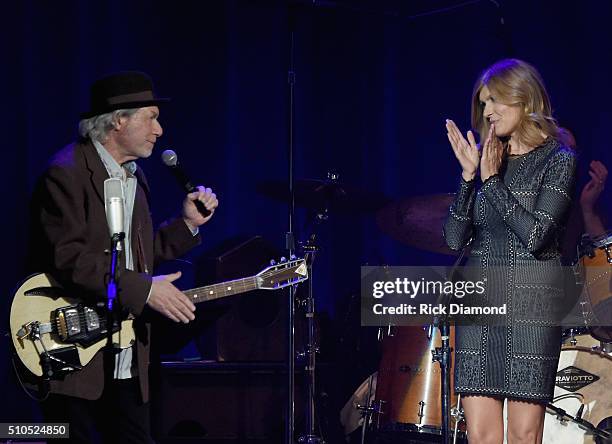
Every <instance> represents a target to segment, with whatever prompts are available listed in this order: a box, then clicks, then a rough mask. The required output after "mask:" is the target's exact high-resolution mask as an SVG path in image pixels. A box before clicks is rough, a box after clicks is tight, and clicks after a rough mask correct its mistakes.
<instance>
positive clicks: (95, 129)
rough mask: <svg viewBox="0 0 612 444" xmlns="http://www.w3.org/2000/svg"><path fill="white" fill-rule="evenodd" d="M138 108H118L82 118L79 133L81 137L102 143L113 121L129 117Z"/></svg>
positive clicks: (111, 127)
mask: <svg viewBox="0 0 612 444" xmlns="http://www.w3.org/2000/svg"><path fill="white" fill-rule="evenodd" d="M138 109H139V108H131V109H118V110H115V111H111V112H110V113H106V114H100V115H98V116H93V117H90V118H89V119H83V120H81V121H80V122H79V135H80V136H81V137H82V138H83V139H87V138H90V139H91V140H97V141H98V142H100V143H104V142H105V141H106V138H107V136H108V132H109V131H110V130H111V129H113V126H114V124H115V122H117V121H118V120H119V118H121V117H130V116H132V115H134V114H135V113H136V112H137V111H138Z"/></svg>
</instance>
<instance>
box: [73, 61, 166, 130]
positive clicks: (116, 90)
mask: <svg viewBox="0 0 612 444" xmlns="http://www.w3.org/2000/svg"><path fill="white" fill-rule="evenodd" d="M89 94H90V95H89V107H90V110H89V111H87V112H85V113H82V114H81V119H89V118H90V117H94V116H98V115H100V114H105V113H108V112H111V111H115V110H117V109H130V108H141V107H143V106H154V105H159V104H161V103H164V102H167V101H168V100H170V99H168V98H162V97H156V96H155V94H154V92H153V82H152V81H151V78H150V77H149V76H148V75H146V74H145V73H143V72H139V71H123V72H119V73H116V74H111V75H109V76H106V77H103V78H101V79H99V80H96V81H95V82H94V83H93V85H91V89H90V91H89Z"/></svg>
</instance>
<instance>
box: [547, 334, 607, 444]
mask: <svg viewBox="0 0 612 444" xmlns="http://www.w3.org/2000/svg"><path fill="white" fill-rule="evenodd" d="M608 345H609V344H608ZM603 346H604V347H607V345H606V344H603ZM610 387H612V353H611V352H610V350H606V349H604V348H602V343H601V342H600V341H598V340H597V339H595V338H593V337H592V336H590V335H586V334H583V335H579V336H573V335H570V336H569V337H568V338H566V339H565V343H564V344H563V346H562V348H561V356H560V358H559V366H558V371H557V378H556V383H555V394H554V400H553V402H552V404H553V405H554V406H555V407H558V408H561V409H563V410H565V411H566V412H567V413H568V414H569V415H571V416H573V417H576V416H577V413H578V412H579V411H580V409H581V408H582V419H584V420H585V421H588V422H590V423H591V424H593V425H594V426H595V427H598V428H601V429H604V430H605V429H608V431H612V396H611V395H610ZM582 406H583V407H582ZM604 442H606V443H609V442H612V440H610V441H602V440H600V439H596V438H595V437H594V436H593V435H589V434H587V433H586V432H585V430H583V429H581V428H580V427H579V426H578V425H577V424H576V423H575V422H572V421H561V420H559V419H558V418H557V415H556V414H555V413H554V412H552V411H551V410H549V409H547V411H546V416H545V419H544V439H543V443H544V444H587V443H588V444H595V443H596V444H602V443H604Z"/></svg>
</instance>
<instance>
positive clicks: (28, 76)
mask: <svg viewBox="0 0 612 444" xmlns="http://www.w3.org/2000/svg"><path fill="white" fill-rule="evenodd" d="M611 9H612V8H611V6H610V4H609V3H608V2H600V1H595V0H589V1H584V2H556V1H531V0H516V1H511V2H510V1H508V2H504V1H492V0H491V1H484V0H483V1H471V2H470V1H468V2H459V1H451V0H444V1H443V0H439V1H434V2H431V1H424V0H419V1H411V2H404V1H373V0H361V1H360V0H355V1H349V0H344V1H338V2H327V1H326V2H318V1H317V2H309V1H295V2H283V1H273V0H269V1H264V0H254V1H248V0H228V1H204V2H202V1H200V2H198V1H174V2H169V1H165V0H151V1H129V2H126V1H100V2H93V1H92V2H84V1H62V2H46V1H35V0H24V1H21V2H12V3H11V4H10V5H5V6H4V8H3V18H4V20H3V22H4V24H3V26H2V31H0V32H1V33H2V57H3V66H4V68H3V69H2V74H1V75H2V80H3V81H2V86H3V96H4V101H3V102H4V103H3V105H4V106H2V108H1V110H0V113H1V114H2V117H1V119H0V120H1V121H2V123H3V125H4V130H3V147H2V148H3V158H4V168H3V174H2V181H3V182H2V189H3V198H4V199H3V202H4V211H3V217H2V219H1V220H2V233H3V238H4V239H3V247H4V248H3V253H4V260H3V263H4V270H5V272H4V274H3V282H2V291H3V294H4V303H3V304H2V316H3V319H8V311H9V307H10V300H11V295H12V292H13V288H14V286H15V284H16V283H17V282H18V281H19V280H20V279H22V278H23V277H24V276H23V274H22V269H21V264H22V261H23V258H24V246H25V245H26V243H27V239H26V229H25V228H26V224H25V221H26V214H27V202H28V198H29V193H30V191H31V190H32V187H33V184H34V181H35V179H36V177H37V176H38V174H39V173H40V172H41V171H42V169H43V167H44V165H45V163H46V161H47V159H48V157H49V156H50V155H51V154H52V153H53V152H54V151H56V150H57V149H59V148H60V147H62V146H64V145H65V144H67V143H69V142H70V141H71V140H72V139H74V137H75V135H76V126H77V122H78V116H79V113H80V112H82V111H84V110H85V109H86V108H87V106H88V85H89V84H90V83H91V81H93V80H94V79H96V78H98V77H100V76H102V75H104V74H106V73H109V72H113V71H117V70H126V69H137V70H142V71H145V72H147V73H149V74H150V75H151V76H152V77H153V78H154V81H155V84H156V89H157V91H158V93H159V94H160V95H162V96H170V97H172V102H171V103H170V104H168V106H166V107H164V108H163V109H162V111H161V117H160V120H161V122H162V125H163V127H164V135H163V137H162V138H161V139H160V141H159V143H158V146H157V148H156V150H157V151H156V152H155V153H154V155H153V156H152V158H151V159H147V160H144V161H141V162H140V163H141V166H142V167H143V168H144V169H145V171H146V172H147V174H148V177H149V182H150V183H151V185H152V189H153V196H154V215H155V217H156V218H158V219H159V220H160V221H161V220H162V219H163V218H164V217H166V216H169V215H171V214H174V213H176V212H177V211H179V209H180V202H181V198H182V196H181V192H180V190H179V189H178V188H177V187H176V186H175V184H174V183H172V179H171V177H170V176H169V175H168V173H167V172H166V171H164V169H163V167H162V166H161V165H160V161H159V153H161V151H162V150H163V149H165V148H167V147H171V148H173V149H175V150H176V151H177V152H178V153H179V155H180V158H181V161H182V162H183V163H184V164H185V165H186V166H187V168H188V170H189V171H190V172H191V174H192V175H193V177H195V178H197V179H198V181H199V182H201V183H203V184H205V185H207V186H211V187H212V188H214V190H215V191H216V192H217V194H218V196H219V199H220V208H219V211H218V214H217V215H216V216H215V218H214V220H213V221H212V222H211V223H210V224H209V225H207V226H206V227H205V229H204V231H205V243H204V245H203V246H202V247H201V248H200V249H198V250H197V251H195V252H194V253H193V254H192V258H197V257H198V256H199V255H201V254H203V253H204V252H205V251H206V250H207V249H208V248H211V247H212V246H214V245H216V244H218V243H219V242H221V241H223V240H225V239H228V238H231V237H235V236H238V235H249V234H260V235H262V236H264V237H265V238H266V239H268V240H269V241H270V242H272V243H273V244H275V245H277V246H278V248H281V249H282V248H283V245H284V232H285V231H286V230H287V206H286V204H284V203H282V202H279V201H275V200H273V199H270V198H268V197H266V196H264V195H262V194H260V193H258V191H257V187H258V184H260V183H262V182H263V181H270V180H277V181H279V183H280V182H281V181H283V180H286V178H287V133H288V118H287V114H288V113H287V111H288V105H287V103H288V102H287V98H288V89H287V88H288V87H287V71H288V65H289V48H290V45H289V32H288V31H289V29H290V28H291V27H293V28H294V29H295V33H294V39H295V40H294V57H295V58H294V60H295V72H296V84H295V122H294V123H295V175H296V177H297V178H324V177H325V176H326V174H327V172H328V171H330V170H333V171H336V172H338V173H339V175H340V180H341V181H342V182H344V183H347V184H350V185H352V186H355V187H358V188H360V189H362V190H364V191H367V192H370V193H372V194H380V195H383V196H386V198H388V199H401V198H405V197H410V196H418V195H430V194H437V193H443V192H452V191H454V189H455V187H456V184H457V181H458V176H459V172H460V170H459V167H458V164H457V162H456V160H455V159H454V157H453V155H452V152H451V150H450V147H449V145H448V142H447V140H446V134H445V128H444V119H445V118H453V119H454V120H455V121H456V122H458V123H459V124H460V126H461V127H462V128H463V129H464V130H467V129H468V125H469V103H470V95H471V89H472V85H473V82H474V80H475V78H476V77H477V75H478V74H479V72H480V71H481V70H482V69H483V68H485V67H486V66H487V65H489V64H491V63H492V62H494V61H496V60H498V59H500V58H504V57H510V56H512V57H518V58H521V59H524V60H527V61H529V62H531V63H533V64H534V65H535V66H536V67H537V68H538V69H539V70H540V71H541V73H542V75H543V77H544V79H545V81H546V83H547V87H548V90H549V93H550V95H551V97H552V101H553V104H554V108H555V113H556V117H557V118H558V120H559V121H560V123H561V124H562V125H563V126H566V127H567V128H569V129H570V130H571V131H572V132H573V133H574V135H575V136H576V139H577V142H578V147H579V150H580V155H581V158H582V160H583V162H582V169H581V171H580V183H581V184H583V183H584V182H585V181H586V178H587V175H586V164H588V161H590V160H591V159H599V160H602V161H604V162H605V163H606V164H607V166H608V168H612V154H611V152H612V151H611V149H610V148H611V146H610V141H609V134H608V133H609V127H610V124H609V122H610V121H611V120H612V112H611V108H610V104H611V103H612V89H611V88H610V81H609V80H610V78H612V62H611V60H612V57H611V56H612V51H611V44H610V42H612V28H610V26H609V23H610V19H611V18H612V14H611V12H612V11H611ZM434 11H435V12H434ZM291 25H292V26H291ZM609 201H610V191H609V188H608V190H606V191H605V194H604V196H602V202H603V203H609ZM364 206H365V202H364ZM607 211H608V215H607V216H608V220H609V211H610V210H609V206H608V209H607ZM297 214H298V219H297V235H298V238H301V237H303V236H304V235H305V234H306V231H307V230H306V211H305V210H304V209H301V208H298V213H297ZM374 216H375V214H374V213H370V214H367V213H366V214H363V213H358V212H354V213H351V212H348V213H337V214H331V215H330V219H329V221H328V222H327V223H326V224H325V225H324V226H323V227H322V228H321V235H320V241H321V246H322V250H321V253H320V255H319V257H318V260H317V263H316V275H315V279H314V292H315V295H316V299H317V306H318V308H319V310H320V312H321V313H322V316H324V317H326V318H327V319H329V320H330V321H331V325H335V326H338V325H340V324H341V323H342V320H343V316H344V315H345V310H346V307H347V304H348V302H347V301H349V300H350V299H351V297H352V296H353V295H354V294H356V292H358V289H359V266H360V265H363V264H371V265H376V264H393V265H399V264H401V265H427V264H448V263H450V262H452V260H453V258H452V257H450V256H443V255H440V254H436V253H431V252H427V251H425V250H419V249H416V248H413V247H411V246H408V245H402V244H400V243H398V242H395V241H393V240H391V239H390V238H389V237H388V236H387V235H385V234H384V233H381V232H380V231H379V229H378V228H377V225H376V223H375V217H374ZM189 284H190V282H185V283H184V286H185V287H188V286H189ZM4 325H5V327H6V323H5V324H4ZM338 328H340V327H338ZM5 330H6V328H3V329H2V331H3V332H4V331H5ZM8 341H9V338H8V337H6V336H3V342H4V343H3V346H2V348H1V350H2V351H1V354H0V356H1V357H2V358H3V359H2V362H4V363H5V365H4V366H3V367H2V371H1V374H2V375H3V379H4V381H5V384H4V393H5V402H3V403H2V407H1V409H2V412H1V413H0V419H2V421H7V420H17V419H19V420H29V419H31V418H33V417H35V415H36V413H35V409H34V408H33V407H32V405H31V404H30V403H29V402H28V400H27V398H26V397H25V396H24V395H23V393H22V392H21V391H20V390H19V389H18V388H17V387H16V386H15V385H14V383H13V379H12V377H11V369H10V363H9V352H8ZM9 399H10V402H9V401H8V400H9Z"/></svg>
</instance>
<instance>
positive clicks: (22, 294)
mask: <svg viewBox="0 0 612 444" xmlns="http://www.w3.org/2000/svg"><path fill="white" fill-rule="evenodd" d="M306 279H308V269H307V267H306V262H305V260H304V259H295V260H291V261H285V262H281V263H279V264H276V263H274V265H270V266H269V267H267V268H265V269H263V270H262V271H260V272H259V273H258V274H256V275H254V276H250V277H246V278H242V279H236V280H232V281H228V282H222V283H218V284H213V285H207V286H205V287H199V288H194V289H192V290H187V291H184V292H183V293H184V294H185V295H187V296H188V297H189V299H191V301H192V302H193V303H194V304H196V303H199V302H206V301H212V300H215V299H220V298H224V297H227V296H232V295H236V294H240V293H245V292H247V291H251V290H277V289H280V288H285V287H288V286H290V285H296V284H298V283H300V282H303V281H305V280H306ZM104 305H105V304H101V306H91V305H87V304H85V303H83V302H82V301H81V300H79V299H76V298H72V297H70V295H68V294H66V291H65V290H64V289H63V288H62V287H61V286H60V285H59V284H58V283H57V281H56V280H54V279H53V277H52V276H50V275H48V274H45V273H40V274H35V275H32V276H30V277H29V278H27V279H26V280H25V281H24V282H23V283H22V284H21V285H20V286H19V288H18V290H17V291H16V293H15V296H14V299H13V303H12V305H11V315H10V331H11V337H12V340H13V345H14V347H15V351H16V353H17V356H18V357H19V359H20V360H21V362H22V363H23V365H24V366H25V367H26V368H27V369H28V370H29V371H30V372H32V373H33V374H34V375H36V376H43V369H45V370H44V372H45V373H46V376H49V374H55V373H58V372H60V373H62V372H63V373H66V372H71V371H74V370H79V369H82V368H83V367H84V366H86V365H87V364H88V363H89V362H90V361H91V360H92V359H93V357H94V355H95V354H96V353H97V352H98V351H100V350H101V349H102V348H103V347H104V346H105V345H106V343H107V335H108V333H107V332H108V330H107V320H106V311H105V307H104ZM132 322H133V319H132V318H126V319H123V320H121V321H116V322H114V323H113V326H112V331H113V346H114V347H115V348H117V349H123V348H127V347H130V346H131V345H132V344H133V343H134V341H135V335H134V329H133V328H132Z"/></svg>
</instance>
